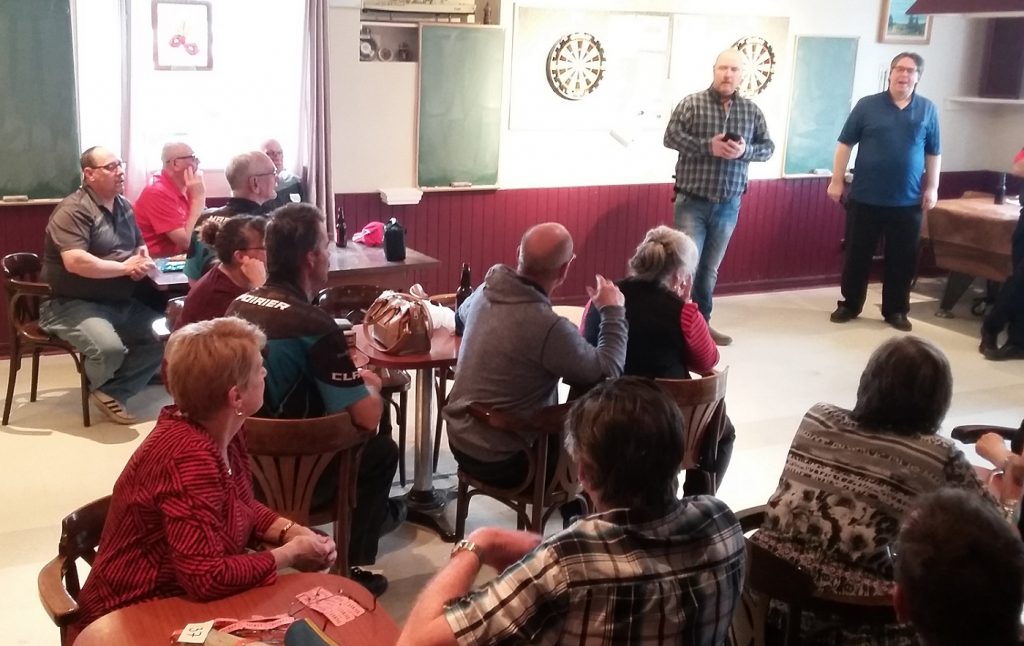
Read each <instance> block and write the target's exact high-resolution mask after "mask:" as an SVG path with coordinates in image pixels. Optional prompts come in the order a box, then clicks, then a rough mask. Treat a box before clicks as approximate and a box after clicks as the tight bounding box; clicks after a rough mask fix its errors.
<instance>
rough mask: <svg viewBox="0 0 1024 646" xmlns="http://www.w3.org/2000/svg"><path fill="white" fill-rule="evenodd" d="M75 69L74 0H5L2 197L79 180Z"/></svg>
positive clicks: (40, 192) (0, 55) (0, 11)
mask: <svg viewBox="0 0 1024 646" xmlns="http://www.w3.org/2000/svg"><path fill="white" fill-rule="evenodd" d="M111 65H112V67H111V72H112V73H117V72H118V69H119V66H120V63H119V62H118V61H113V62H112V63H111ZM74 70H75V68H74V55H73V51H72V40H71V9H70V0H30V1H24V2H15V1H14V0H2V1H0V148H2V150H3V154H0V195H27V196H28V197H29V198H32V199H48V198H57V197H64V196H65V195H67V194H68V193H71V192H72V191H74V190H75V188H76V187H77V186H78V183H79V178H80V172H79V168H78V156H79V153H80V151H79V149H78V147H79V143H78V110H77V107H76V101H75V71H74Z"/></svg>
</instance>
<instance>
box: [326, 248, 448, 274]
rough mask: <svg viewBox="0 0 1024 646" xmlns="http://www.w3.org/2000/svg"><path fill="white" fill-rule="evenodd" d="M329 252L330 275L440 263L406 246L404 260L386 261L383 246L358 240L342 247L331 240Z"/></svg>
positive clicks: (408, 268)
mask: <svg viewBox="0 0 1024 646" xmlns="http://www.w3.org/2000/svg"><path fill="white" fill-rule="evenodd" d="M330 253H331V268H330V274H331V276H332V277H333V276H334V275H335V274H347V275H351V276H358V275H359V274H361V273H366V274H381V273H386V272H397V273H405V272H409V271H414V270H418V269H431V268H433V267H437V266H438V265H440V264H441V262H440V261H439V260H438V259H437V258H431V257H430V256H428V255H426V254H423V253H420V252H419V251H416V250H415V249H410V248H408V247H406V249H405V260H402V261H399V262H388V260H387V259H386V258H385V257H384V247H367V246H366V245H364V244H360V243H358V242H349V243H348V245H347V246H344V247H338V246H337V245H335V244H334V243H333V242H332V243H331V245H330Z"/></svg>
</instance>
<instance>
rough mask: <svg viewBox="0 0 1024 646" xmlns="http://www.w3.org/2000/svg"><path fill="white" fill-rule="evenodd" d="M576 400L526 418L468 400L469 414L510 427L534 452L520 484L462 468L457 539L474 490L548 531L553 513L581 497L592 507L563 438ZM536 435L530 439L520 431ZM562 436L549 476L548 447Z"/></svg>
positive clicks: (527, 525)
mask: <svg viewBox="0 0 1024 646" xmlns="http://www.w3.org/2000/svg"><path fill="white" fill-rule="evenodd" d="M570 406H571V404H558V405H555V406H545V407H544V408H541V409H540V410H538V411H537V412H536V413H534V414H533V415H531V416H529V417H527V418H522V417H518V416H515V415H509V414H507V413H502V412H500V411H497V410H494V409H493V408H490V407H488V406H485V405H483V404H478V403H473V404H470V405H469V414H470V415H472V416H473V417H474V418H475V419H477V420H479V421H480V422H482V423H484V424H486V425H487V426H489V427H490V428H491V429H493V430H494V432H495V433H505V434H508V437H511V438H515V439H516V440H517V441H518V442H520V443H521V445H522V449H523V451H525V452H526V455H527V456H528V458H529V466H528V468H527V473H526V477H525V478H523V481H522V482H521V483H520V484H518V485H517V486H515V487H511V488H507V489H506V488H502V487H495V486H493V485H489V484H487V483H484V482H481V481H480V480H478V479H477V478H474V477H473V476H471V475H469V474H468V473H466V472H465V471H463V470H462V469H459V471H458V474H457V475H458V479H459V488H458V499H457V502H456V512H455V540H461V539H462V538H463V536H464V535H465V533H466V516H467V515H468V514H469V501H470V499H471V498H472V497H473V496H477V495H484V496H489V497H491V498H494V499H495V500H497V501H498V502H500V503H502V504H503V505H505V506H506V507H508V508H510V509H511V510H512V511H514V512H516V526H517V528H518V529H526V530H529V531H533V532H537V533H543V532H544V525H545V524H546V523H547V520H548V518H550V517H551V514H552V513H553V512H554V511H555V510H556V509H558V508H559V507H561V506H562V505H564V504H565V503H567V502H570V501H572V500H576V499H579V500H580V501H581V502H582V504H583V513H584V514H586V513H587V501H586V499H585V497H584V496H582V495H581V487H580V483H579V480H578V478H577V473H576V464H575V463H574V462H573V460H572V457H571V456H570V455H569V453H568V451H567V450H566V449H565V443H564V442H562V441H560V440H561V438H562V435H563V433H564V430H563V429H564V426H565V418H566V416H567V415H568V413H569V408H570ZM523 432H527V433H530V434H532V435H533V438H534V441H533V444H532V445H530V444H529V443H528V442H527V441H526V440H524V439H523V438H522V437H521V436H520V433H523ZM553 435H554V436H556V437H557V438H558V439H559V441H558V442H557V445H558V449H557V450H558V451H559V454H558V457H557V464H556V466H555V468H554V472H553V474H552V476H551V478H550V479H549V478H548V474H547V471H548V469H547V464H548V452H549V451H550V450H552V447H551V446H550V445H551V444H554V442H551V437H552V436H553Z"/></svg>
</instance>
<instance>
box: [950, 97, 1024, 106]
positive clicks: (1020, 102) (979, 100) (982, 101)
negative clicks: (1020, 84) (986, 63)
mask: <svg viewBox="0 0 1024 646" xmlns="http://www.w3.org/2000/svg"><path fill="white" fill-rule="evenodd" d="M948 100H949V101H953V102H954V103H973V104H976V105H1016V106H1024V99H988V98H985V97H980V96H951V97H949V98H948Z"/></svg>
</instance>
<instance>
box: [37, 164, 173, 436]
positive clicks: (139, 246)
mask: <svg viewBox="0 0 1024 646" xmlns="http://www.w3.org/2000/svg"><path fill="white" fill-rule="evenodd" d="M80 161H81V166H82V186H81V187H80V188H79V189H78V190H77V191H75V192H74V193H72V194H71V195H69V196H68V197H66V198H64V200H63V201H62V202H61V203H60V204H58V205H57V208H56V209H54V211H53V214H52V215H50V221H49V222H48V223H47V225H46V235H45V238H44V241H43V275H42V277H43V280H45V281H46V282H47V283H49V284H50V287H52V288H53V298H50V299H48V300H46V301H43V303H42V305H41V306H40V312H39V314H40V316H39V325H40V326H41V327H42V328H43V329H44V330H46V331H47V332H50V333H52V334H55V335H57V336H59V337H60V338H62V339H64V340H65V341H67V342H68V343H70V344H71V345H73V346H75V348H77V349H78V350H79V351H80V352H81V353H82V355H83V356H84V357H85V373H86V376H87V377H88V379H89V387H90V389H91V390H92V394H91V398H92V400H93V403H95V404H96V405H97V407H98V408H99V409H100V410H101V411H102V412H103V413H104V414H105V415H106V416H107V417H109V418H110V419H111V420H112V421H114V422H117V423H118V424H131V423H134V422H135V421H136V419H137V418H136V417H135V416H134V415H132V414H131V413H129V412H128V410H127V409H126V408H125V406H124V402H125V401H126V400H128V398H130V397H132V396H133V395H135V394H137V393H138V392H139V391H140V390H142V388H143V387H144V386H145V385H146V383H147V382H148V381H149V380H150V378H151V377H152V376H153V374H154V373H156V370H157V368H159V367H160V361H161V359H162V358H163V346H161V345H160V344H159V343H158V342H157V341H156V339H155V338H154V337H153V334H152V332H151V326H152V323H153V321H154V320H156V319H157V318H159V317H160V314H159V312H156V311H155V310H152V309H150V308H148V307H146V306H145V305H143V304H142V302H140V301H139V300H137V299H136V298H135V295H136V291H137V290H136V288H137V287H138V281H140V280H142V279H143V278H145V276H146V273H147V272H148V271H150V270H151V269H153V261H152V260H151V259H150V257H149V252H148V250H147V249H146V245H145V243H144V242H143V241H142V233H141V232H140V231H139V227H138V226H137V225H136V224H135V214H134V212H133V211H132V206H131V204H129V203H128V200H126V199H125V198H124V197H123V196H122V195H121V193H122V192H123V191H124V164H123V163H122V162H121V160H119V159H118V158H117V157H116V156H115V155H114V153H112V152H111V151H109V150H107V149H106V148H100V147H98V146H96V147H93V148H89V149H88V150H86V151H85V152H84V153H82V157H81V160H80Z"/></svg>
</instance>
